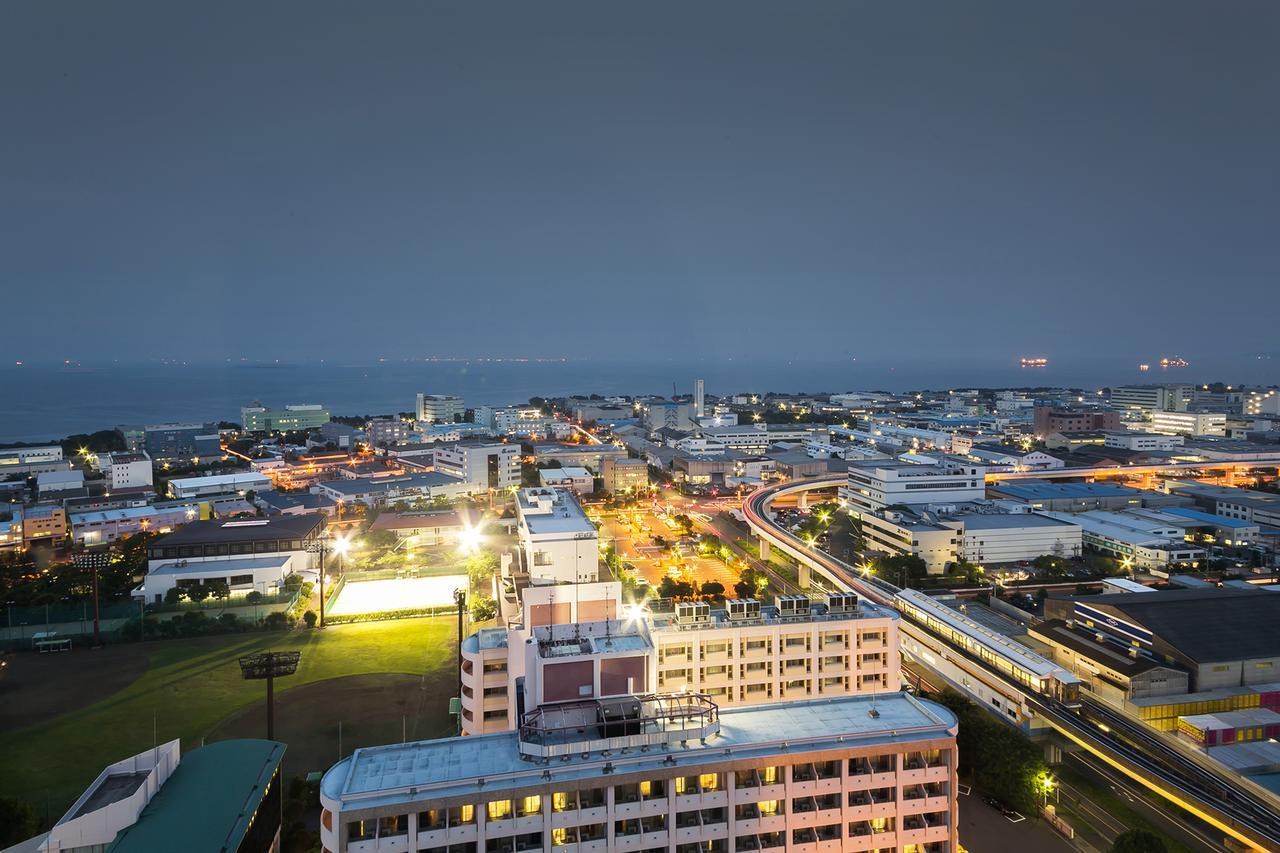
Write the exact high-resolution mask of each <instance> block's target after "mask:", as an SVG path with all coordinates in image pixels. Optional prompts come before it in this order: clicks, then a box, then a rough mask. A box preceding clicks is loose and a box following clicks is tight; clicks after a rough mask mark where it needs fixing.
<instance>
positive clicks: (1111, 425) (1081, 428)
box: [1032, 406, 1120, 439]
mask: <svg viewBox="0 0 1280 853" xmlns="http://www.w3.org/2000/svg"><path fill="white" fill-rule="evenodd" d="M1032 425H1033V428H1034V430H1035V434H1036V437H1037V438H1040V439H1045V438H1047V437H1049V436H1050V435H1053V434H1054V433H1063V434H1070V433H1077V432H1095V431H1097V430H1108V429H1120V413H1119V412H1117V411H1113V410H1110V409H1062V408H1058V407H1055V406H1036V407H1035V408H1034V410H1033V413H1032Z"/></svg>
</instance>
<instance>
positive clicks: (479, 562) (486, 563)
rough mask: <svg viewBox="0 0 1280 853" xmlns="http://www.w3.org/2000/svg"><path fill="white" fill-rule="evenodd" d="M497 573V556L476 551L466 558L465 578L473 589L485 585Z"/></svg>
mask: <svg viewBox="0 0 1280 853" xmlns="http://www.w3.org/2000/svg"><path fill="white" fill-rule="evenodd" d="M497 571H498V555H497V554H494V553H493V552H492V551H477V552H475V553H474V554H472V555H471V556H470V557H468V558H467V578H468V579H469V580H470V582H471V586H472V587H473V588H474V587H476V586H478V585H479V584H482V583H487V582H488V580H489V579H490V578H491V577H493V576H494V575H495V574H496V573H497Z"/></svg>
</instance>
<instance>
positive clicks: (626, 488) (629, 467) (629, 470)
mask: <svg viewBox="0 0 1280 853" xmlns="http://www.w3.org/2000/svg"><path fill="white" fill-rule="evenodd" d="M600 479H601V480H603V481H604V490H605V491H606V492H608V493H609V494H611V495H619V494H623V493H625V492H638V491H641V490H642V489H646V488H648V487H649V464H648V463H647V462H645V461H644V460H643V459H628V458H626V457H622V456H608V457H605V458H604V459H602V460H600Z"/></svg>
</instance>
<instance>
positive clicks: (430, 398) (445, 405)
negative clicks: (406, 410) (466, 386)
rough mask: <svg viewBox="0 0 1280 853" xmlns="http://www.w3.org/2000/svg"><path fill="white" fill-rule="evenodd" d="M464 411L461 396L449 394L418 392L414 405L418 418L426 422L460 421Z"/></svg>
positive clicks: (464, 404) (464, 407) (464, 405)
mask: <svg viewBox="0 0 1280 853" xmlns="http://www.w3.org/2000/svg"><path fill="white" fill-rule="evenodd" d="M466 411H467V404H466V403H464V402H463V400H462V398H461V397H454V396H453V395H451V394H419V395H418V397H417V401H416V406H415V414H416V415H417V417H418V420H419V421H422V422H423V423H428V424H435V423H450V422H452V421H460V420H462V418H463V415H465V414H466Z"/></svg>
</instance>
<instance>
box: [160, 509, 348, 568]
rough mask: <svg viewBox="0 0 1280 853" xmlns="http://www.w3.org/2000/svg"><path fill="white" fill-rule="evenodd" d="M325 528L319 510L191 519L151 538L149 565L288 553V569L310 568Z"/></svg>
mask: <svg viewBox="0 0 1280 853" xmlns="http://www.w3.org/2000/svg"><path fill="white" fill-rule="evenodd" d="M324 529H325V517H324V516H323V515H322V514H320V513H312V514H311V515H279V516H273V517H271V518H248V519H231V520H227V521H224V520H203V521H192V522H190V523H189V524H186V525H184V526H182V527H181V528H179V529H178V530H176V531H174V532H173V533H170V534H169V535H167V536H161V537H160V538H159V539H157V540H156V541H154V542H152V543H151V545H150V547H149V548H148V549H147V558H148V564H147V565H148V568H155V567H158V566H160V565H161V564H162V563H172V562H184V563H195V562H214V561H219V560H222V561H226V560H233V559H243V558H245V557H260V558H264V557H276V556H285V557H288V558H289V560H290V563H289V566H288V570H289V571H304V570H310V569H313V568H315V566H316V564H317V562H318V560H317V556H316V554H315V553H313V552H312V551H310V550H308V547H309V546H312V545H313V544H314V543H315V542H317V541H319V540H320V538H321V537H322V536H323V535H324Z"/></svg>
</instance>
